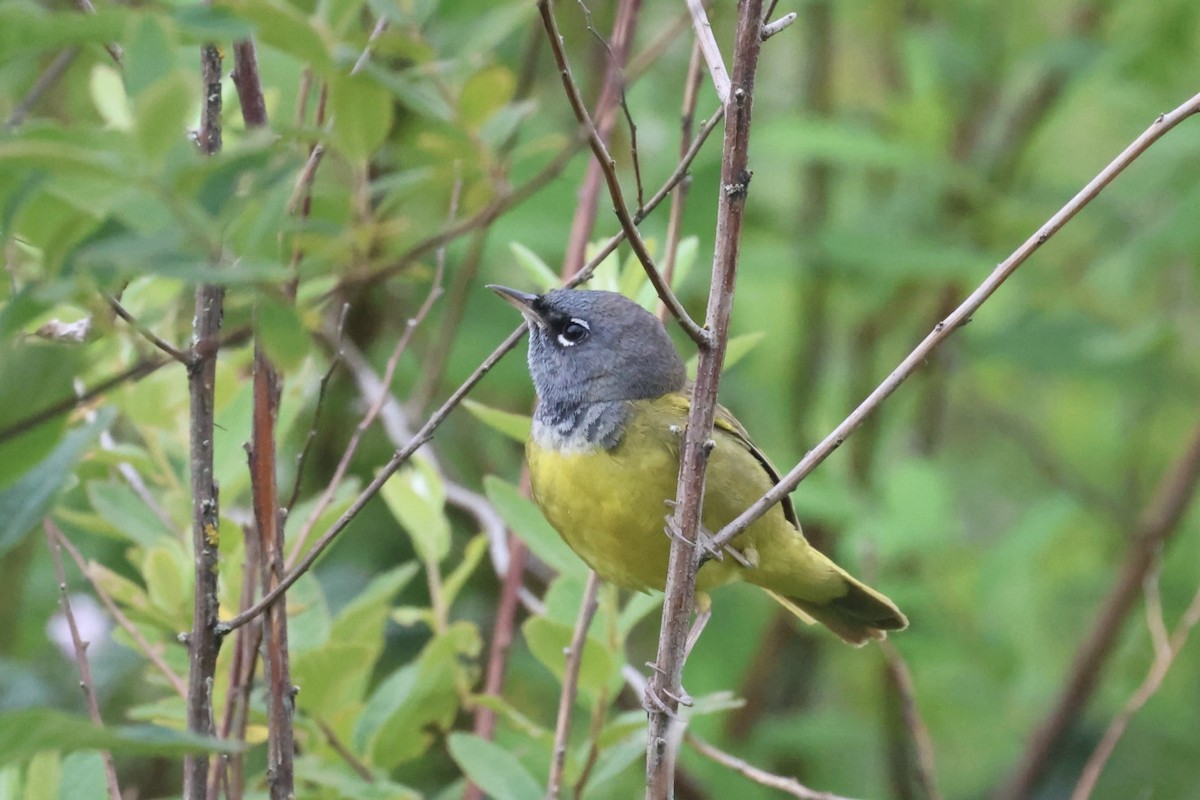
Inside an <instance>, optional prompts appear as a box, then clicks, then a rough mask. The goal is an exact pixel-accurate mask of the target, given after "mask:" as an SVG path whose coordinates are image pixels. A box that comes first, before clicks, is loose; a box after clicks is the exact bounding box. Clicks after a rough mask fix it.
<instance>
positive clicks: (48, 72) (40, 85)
mask: <svg viewBox="0 0 1200 800" xmlns="http://www.w3.org/2000/svg"><path fill="white" fill-rule="evenodd" d="M77 55H79V48H78V47H77V46H72V47H68V48H66V49H65V50H63V51H62V52H61V53H59V54H58V55H57V56H55V58H54V60H53V61H51V62H50V65H49V66H48V67H46V69H45V70H44V71H43V72H42V74H41V75H39V76H38V79H37V80H36V81H34V82H33V86H30V87H29V91H28V92H26V93H25V96H24V97H23V98H21V102H19V103H17V105H16V106H15V107H14V108H13V110H12V113H11V114H9V115H8V120H7V121H6V122H5V123H4V130H5V131H11V130H13V129H14V128H16V127H18V126H19V125H20V124H21V123H22V122H24V121H25V117H26V116H28V114H29V111H30V109H32V108H33V107H34V106H35V105H37V102H38V100H41V99H42V95H44V94H45V93H46V92H48V91H50V88H51V87H52V86H54V84H56V83H58V79H59V78H61V77H62V76H63V73H65V72H66V71H67V67H69V66H71V62H72V61H74V60H75V56H77Z"/></svg>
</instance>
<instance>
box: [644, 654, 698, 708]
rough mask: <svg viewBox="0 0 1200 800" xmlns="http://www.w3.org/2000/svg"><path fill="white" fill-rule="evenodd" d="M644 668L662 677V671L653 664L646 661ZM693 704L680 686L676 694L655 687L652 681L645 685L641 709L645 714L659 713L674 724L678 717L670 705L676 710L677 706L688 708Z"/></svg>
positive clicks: (664, 688) (690, 697) (693, 701)
mask: <svg viewBox="0 0 1200 800" xmlns="http://www.w3.org/2000/svg"><path fill="white" fill-rule="evenodd" d="M646 666H647V667H649V668H650V669H652V670H653V671H654V672H656V673H658V674H659V675H662V670H660V669H659V668H658V666H657V665H656V664H655V663H654V662H652V661H647V662H646ZM695 702H696V701H695V700H694V699H693V698H692V696H691V695H690V694H688V693H687V691H686V690H685V689H684V688H683V687H682V686H680V687H679V691H678V692H672V691H671V690H670V689H667V688H666V687H658V686H655V681H654V680H653V679H651V680H650V681H648V682H647V683H646V691H645V693H644V694H643V695H642V708H644V709H645V710H646V713H648V714H654V713H659V712H661V713H663V714H666V715H667V716H668V717H670V718H671V719H672V720H675V721H676V722H678V721H679V720H680V717H679V714H678V713H676V711H675V709H674V708H672V707H671V705H672V703H674V705H675V707H676V708H678V707H679V706H686V707H688V708H690V707H691V706H693V705H694V704H695Z"/></svg>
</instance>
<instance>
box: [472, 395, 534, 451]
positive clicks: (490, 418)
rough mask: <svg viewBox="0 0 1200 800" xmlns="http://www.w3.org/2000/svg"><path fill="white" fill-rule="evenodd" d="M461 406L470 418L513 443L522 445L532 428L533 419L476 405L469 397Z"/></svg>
mask: <svg viewBox="0 0 1200 800" xmlns="http://www.w3.org/2000/svg"><path fill="white" fill-rule="evenodd" d="M462 404H463V407H464V408H466V409H467V411H469V412H471V416H473V417H475V418H476V419H477V420H479V421H480V422H482V423H483V424H484V425H487V426H488V427H489V428H491V429H492V430H495V431H499V432H500V433H502V434H504V435H505V436H507V437H508V438H510V439H512V440H513V441H516V442H520V443H521V444H524V443H525V441H526V440H527V439H528V438H529V430H530V428H532V427H533V419H532V418H530V417H529V416H528V415H527V414H514V413H513V412H511V411H501V410H500V409H498V408H492V407H491V406H485V405H484V404H483V403H478V402H476V401H474V400H472V399H471V398H469V397H468V398H467V399H465V400H463V403H462Z"/></svg>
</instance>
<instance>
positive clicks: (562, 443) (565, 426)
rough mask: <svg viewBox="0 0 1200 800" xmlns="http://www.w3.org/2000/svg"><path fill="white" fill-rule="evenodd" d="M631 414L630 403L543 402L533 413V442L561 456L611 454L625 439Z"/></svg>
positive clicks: (609, 401)
mask: <svg viewBox="0 0 1200 800" xmlns="http://www.w3.org/2000/svg"><path fill="white" fill-rule="evenodd" d="M629 412H630V407H629V401H628V400H603V401H598V402H595V403H547V402H539V403H538V406H537V410H536V411H534V412H533V441H534V442H535V443H536V444H537V445H538V446H539V447H542V448H544V449H547V450H554V451H558V452H569V453H585V452H588V451H590V450H596V449H599V448H602V449H604V450H611V449H613V448H614V447H616V446H617V445H618V444H619V443H620V442H621V437H622V436H624V435H625V423H626V421H628V419H629Z"/></svg>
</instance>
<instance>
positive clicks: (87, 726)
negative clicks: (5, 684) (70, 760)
mask: <svg viewBox="0 0 1200 800" xmlns="http://www.w3.org/2000/svg"><path fill="white" fill-rule="evenodd" d="M41 750H56V751H58V752H61V753H70V752H74V751H76V750H108V751H111V752H112V753H113V754H114V755H139V756H160V757H164V758H174V757H178V756H182V755H185V754H187V753H200V752H219V753H236V752H238V751H239V750H241V746H240V745H239V744H238V743H237V742H234V741H221V740H220V739H215V738H212V737H210V736H197V735H196V734H193V733H186V732H184V731H176V730H171V729H170V728H162V727H159V726H157V725H126V726H107V727H104V728H101V727H97V726H96V725H95V724H93V723H92V721H91V720H89V719H87V718H85V717H80V716H75V715H73V714H67V713H64V712H62V711H55V710H52V709H49V708H29V709H24V710H22V711H13V712H9V713H6V714H0V766H3V765H5V764H11V763H14V762H18V761H25V760H28V759H29V758H31V757H32V756H33V755H34V754H35V753H37V752H39V751H41Z"/></svg>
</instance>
